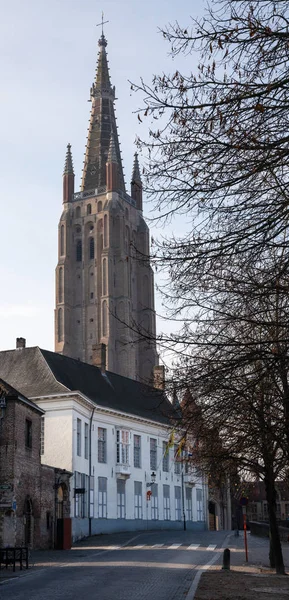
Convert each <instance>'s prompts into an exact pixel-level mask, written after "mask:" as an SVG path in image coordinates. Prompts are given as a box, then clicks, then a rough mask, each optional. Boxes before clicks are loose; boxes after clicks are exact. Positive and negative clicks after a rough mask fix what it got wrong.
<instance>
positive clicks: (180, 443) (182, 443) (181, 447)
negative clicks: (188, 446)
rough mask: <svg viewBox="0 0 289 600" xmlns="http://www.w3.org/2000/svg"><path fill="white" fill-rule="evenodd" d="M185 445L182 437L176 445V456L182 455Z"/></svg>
mask: <svg viewBox="0 0 289 600" xmlns="http://www.w3.org/2000/svg"><path fill="white" fill-rule="evenodd" d="M185 443H186V438H185V436H184V437H182V439H181V440H180V442H179V444H178V447H177V451H176V456H178V457H180V456H181V455H182V451H183V449H184V446H185Z"/></svg>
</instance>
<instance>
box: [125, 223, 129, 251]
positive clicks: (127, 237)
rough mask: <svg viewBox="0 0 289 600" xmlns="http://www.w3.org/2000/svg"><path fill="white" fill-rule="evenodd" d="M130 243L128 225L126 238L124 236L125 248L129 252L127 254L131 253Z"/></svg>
mask: <svg viewBox="0 0 289 600" xmlns="http://www.w3.org/2000/svg"><path fill="white" fill-rule="evenodd" d="M129 245H130V235H129V227H128V226H127V225H126V227H125V238H124V249H125V251H126V252H127V254H129Z"/></svg>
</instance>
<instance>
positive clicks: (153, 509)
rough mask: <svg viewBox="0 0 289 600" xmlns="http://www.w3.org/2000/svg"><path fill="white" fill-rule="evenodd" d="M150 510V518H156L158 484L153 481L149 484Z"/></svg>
mask: <svg viewBox="0 0 289 600" xmlns="http://www.w3.org/2000/svg"><path fill="white" fill-rule="evenodd" d="M151 492H152V495H151V499H150V502H151V512H152V519H153V520H157V519H158V484H157V483H153V484H152V486H151Z"/></svg>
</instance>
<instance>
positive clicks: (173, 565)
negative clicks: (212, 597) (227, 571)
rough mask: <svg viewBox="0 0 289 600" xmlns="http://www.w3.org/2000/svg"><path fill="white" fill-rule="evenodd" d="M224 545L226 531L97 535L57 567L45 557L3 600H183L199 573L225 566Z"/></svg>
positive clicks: (2, 590)
mask: <svg viewBox="0 0 289 600" xmlns="http://www.w3.org/2000/svg"><path fill="white" fill-rule="evenodd" d="M225 540H226V544H228V538H227V533H226V532H204V533H198V534H197V533H191V532H183V531H180V532H177V531H174V532H170V531H160V532H145V533H139V534H133V533H132V534H122V535H121V536H120V535H115V536H114V535H110V536H97V537H94V538H90V539H89V540H88V541H87V542H85V541H84V542H82V544H81V545H77V546H75V547H74V548H73V549H72V550H71V551H70V552H69V553H66V554H63V555H61V553H58V554H57V563H56V560H55V558H54V559H53V556H54V557H55V554H53V553H52V554H51V556H50V557H49V555H47V554H45V553H43V563H42V565H41V566H39V567H38V568H36V569H32V570H31V571H29V572H28V573H25V574H24V576H21V577H19V578H17V579H13V580H10V581H8V582H7V583H4V584H2V585H1V586H0V598H1V600H24V599H25V600H58V599H59V600H60V599H61V600H93V599H94V598H97V599H101V600H115V599H116V600H131V599H133V600H185V598H186V596H187V594H188V592H189V590H190V589H191V586H192V582H193V579H194V577H195V575H196V573H197V571H198V569H199V568H200V567H202V566H205V565H207V564H208V562H212V561H215V560H217V561H218V562H221V558H222V554H221V553H222V551H223V548H222V546H223V544H224V543H225ZM228 545H229V547H230V545H231V547H232V546H233V545H234V538H232V537H231V538H230V542H229V544H228ZM37 562H39V559H38V561H37Z"/></svg>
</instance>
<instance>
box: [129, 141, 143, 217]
mask: <svg viewBox="0 0 289 600" xmlns="http://www.w3.org/2000/svg"><path fill="white" fill-rule="evenodd" d="M131 197H132V198H133V199H134V200H135V203H136V208H137V209H138V210H142V181H141V176H140V170H139V163H138V155H137V152H135V155H134V163H133V170H132V177H131Z"/></svg>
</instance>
